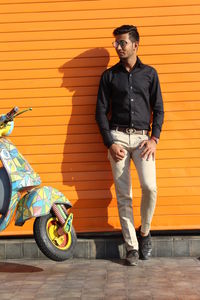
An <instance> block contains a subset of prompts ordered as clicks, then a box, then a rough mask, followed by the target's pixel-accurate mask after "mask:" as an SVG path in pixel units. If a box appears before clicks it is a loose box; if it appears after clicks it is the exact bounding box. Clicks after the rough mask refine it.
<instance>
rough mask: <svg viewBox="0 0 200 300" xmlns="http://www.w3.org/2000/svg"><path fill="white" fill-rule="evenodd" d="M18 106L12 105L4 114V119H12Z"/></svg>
mask: <svg viewBox="0 0 200 300" xmlns="http://www.w3.org/2000/svg"><path fill="white" fill-rule="evenodd" d="M18 110H19V108H18V107H17V106H15V107H13V109H11V111H9V112H8V113H7V114H6V120H5V121H7V122H8V121H10V120H12V118H13V117H14V115H15V114H16V113H17V112H18Z"/></svg>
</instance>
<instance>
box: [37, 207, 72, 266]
mask: <svg viewBox="0 0 200 300" xmlns="http://www.w3.org/2000/svg"><path fill="white" fill-rule="evenodd" d="M51 219H56V218H55V217H54V216H53V215H52V214H51V213H50V214H48V215H45V216H41V217H37V218H36V219H35V222H34V227H33V232H34V238H35V241H36V243H37V245H38V248H39V249H40V250H41V251H42V253H43V254H44V255H45V256H47V257H48V258H50V259H51V260H54V261H64V260H67V259H69V258H71V257H72V256H73V253H74V249H75V246H76V242H77V237H76V232H75V230H74V227H73V225H72V226H71V231H70V233H69V234H70V244H69V246H68V247H67V248H66V249H64V250H63V249H62V250H61V249H59V248H58V247H57V246H56V245H55V244H54V243H53V242H52V241H51V239H50V237H49V235H48V232H47V226H48V222H49V220H51Z"/></svg>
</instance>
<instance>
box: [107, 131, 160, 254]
mask: <svg viewBox="0 0 200 300" xmlns="http://www.w3.org/2000/svg"><path fill="white" fill-rule="evenodd" d="M111 134H112V136H113V139H114V141H115V143H116V144H120V145H121V146H122V147H123V148H124V149H125V157H124V158H123V159H122V160H120V161H119V162H115V161H114V160H113V158H112V156H111V154H110V151H109V150H108V159H109V160H110V163H111V168H112V173H113V179H114V183H115V190H116V195H117V204H118V211H119V217H120V223H121V227H122V234H123V237H124V240H125V245H126V249H127V251H129V250H132V249H136V250H138V241H137V237H136V231H135V226H134V217H133V208H132V180H131V174H130V161H131V159H132V160H133V162H134V164H135V167H136V170H137V173H138V176H139V180H140V186H141V189H142V199H141V206H140V212H141V231H142V232H144V233H147V234H148V232H149V230H150V225H151V221H152V218H153V213H154V209H155V205H156V197H157V188H156V167H155V160H153V159H152V157H151V158H150V159H149V160H148V161H147V160H145V159H142V158H141V157H140V155H141V152H142V149H139V146H140V144H141V143H142V141H144V140H148V139H149V136H147V135H139V134H127V133H124V132H120V131H117V130H111Z"/></svg>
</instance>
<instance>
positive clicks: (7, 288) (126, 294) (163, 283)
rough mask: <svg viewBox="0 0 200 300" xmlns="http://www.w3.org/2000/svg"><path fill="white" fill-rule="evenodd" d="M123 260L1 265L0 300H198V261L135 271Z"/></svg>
mask: <svg viewBox="0 0 200 300" xmlns="http://www.w3.org/2000/svg"><path fill="white" fill-rule="evenodd" d="M124 263H125V261H124V260H113V261H110V260H98V259H96V260H88V259H84V260H83V259H73V260H69V261H67V262H64V263H56V262H52V261H50V260H21V259H20V260H2V261H1V262H0V282H1V284H0V287H1V292H0V299H1V300H4V299H15V300H21V299H24V300H28V299H39V300H42V299H48V300H53V299H59V300H62V299H70V300H76V299H77V300H78V299H81V300H90V299H93V300H98V299H105V300H118V299H119V300H124V299H127V300H132V299H134V300H135V299H141V300H145V299H148V300H149V299H158V300H160V299H164V300H168V299H169V300H173V299H178V300H194V299H195V300H200V284H199V283H200V261H199V260H198V259H196V258H152V259H151V260H149V261H140V262H139V264H138V266H136V267H129V266H126V265H125V264H124Z"/></svg>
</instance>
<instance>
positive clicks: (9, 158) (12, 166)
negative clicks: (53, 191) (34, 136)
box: [0, 138, 41, 231]
mask: <svg viewBox="0 0 200 300" xmlns="http://www.w3.org/2000/svg"><path fill="white" fill-rule="evenodd" d="M0 159H1V161H2V163H3V166H4V168H5V170H6V172H7V174H8V177H9V180H10V194H11V195H10V201H9V199H8V201H9V206H8V211H7V213H6V215H4V216H2V217H1V219H0V231H2V230H4V229H5V228H6V227H7V226H8V224H9V223H10V219H11V218H12V216H13V213H14V211H15V208H16V206H17V204H18V202H19V199H20V197H21V194H20V191H22V190H23V189H29V188H31V187H36V186H38V185H40V183H41V179H40V177H39V175H38V174H37V173H35V172H34V170H33V169H32V167H31V166H30V164H29V163H28V162H27V160H26V159H25V158H24V157H23V156H22V154H21V153H19V151H18V150H17V148H16V147H15V146H14V145H13V144H12V143H11V142H10V141H9V140H8V139H5V138H1V139H0Z"/></svg>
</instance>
